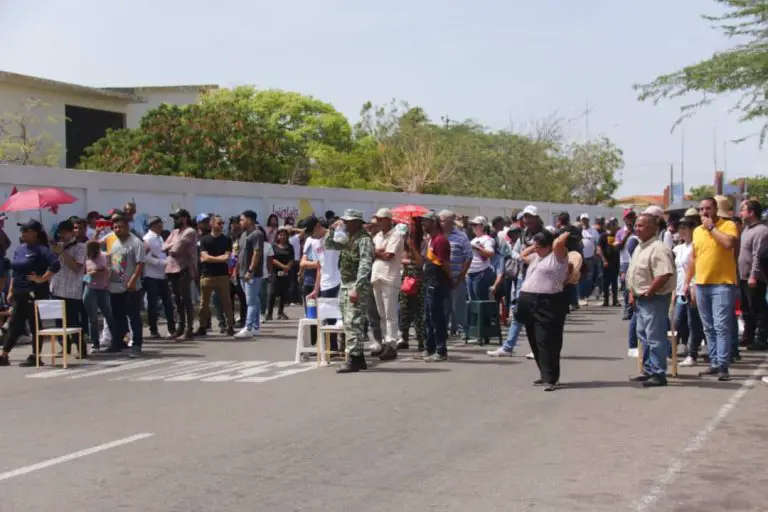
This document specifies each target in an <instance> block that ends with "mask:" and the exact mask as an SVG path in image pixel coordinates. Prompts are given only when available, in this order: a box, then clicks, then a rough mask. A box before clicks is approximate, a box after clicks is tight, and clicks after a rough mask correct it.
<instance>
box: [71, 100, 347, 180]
mask: <svg viewBox="0 0 768 512" xmlns="http://www.w3.org/2000/svg"><path fill="white" fill-rule="evenodd" d="M351 146H352V141H351V127H350V125H349V122H348V121H347V119H346V118H345V117H344V115H342V114H341V113H339V112H337V111H336V110H335V109H334V108H333V107H332V106H331V105H330V104H328V103H324V102H322V101H319V100H317V99H314V98H312V97H309V96H304V95H301V94H298V93H294V92H285V91H278V90H257V89H254V88H252V87H238V88H236V89H232V90H228V89H219V90H215V91H210V92H208V93H206V94H204V95H203V96H202V97H201V98H200V101H199V102H198V103H196V104H192V105H184V106H177V105H168V104H164V105H161V106H159V107H157V108H155V109H153V110H151V111H149V112H148V113H147V114H146V115H145V116H144V117H143V118H142V120H141V126H140V127H139V128H138V129H136V130H120V131H116V132H111V133H109V134H107V136H106V137H105V138H104V139H102V140H100V141H97V142H96V143H95V144H94V145H92V146H91V147H90V148H88V149H87V150H86V155H85V157H84V158H83V159H81V162H80V165H79V167H80V168H85V169H98V170H106V171H113V172H135V173H138V174H166V175H174V176H188V177H194V178H214V179H229V180H239V181H258V182H265V183H289V184H297V185H305V184H307V183H308V181H309V174H310V163H311V162H312V161H313V159H314V158H315V154H317V155H322V154H324V153H328V152H332V151H342V152H344V151H348V150H349V149H350V148H351Z"/></svg>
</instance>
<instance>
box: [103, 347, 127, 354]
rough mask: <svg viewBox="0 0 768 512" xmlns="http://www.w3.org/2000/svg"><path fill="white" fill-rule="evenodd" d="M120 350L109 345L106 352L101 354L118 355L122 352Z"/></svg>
mask: <svg viewBox="0 0 768 512" xmlns="http://www.w3.org/2000/svg"><path fill="white" fill-rule="evenodd" d="M122 350H123V349H122V348H121V347H120V346H118V345H110V346H108V347H107V348H106V350H102V353H105V354H119V353H120V352H122Z"/></svg>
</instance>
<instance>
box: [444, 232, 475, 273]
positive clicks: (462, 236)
mask: <svg viewBox="0 0 768 512" xmlns="http://www.w3.org/2000/svg"><path fill="white" fill-rule="evenodd" d="M448 243H449V244H450V245H451V277H453V279H456V278H457V277H459V274H461V269H462V267H463V266H464V264H465V263H466V262H468V261H472V246H471V245H470V244H469V237H468V236H467V234H466V233H465V232H463V231H461V230H459V229H458V228H456V227H454V228H453V231H451V233H450V234H449V235H448Z"/></svg>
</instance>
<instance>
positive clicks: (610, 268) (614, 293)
mask: <svg viewBox="0 0 768 512" xmlns="http://www.w3.org/2000/svg"><path fill="white" fill-rule="evenodd" d="M618 228H619V226H618V223H615V222H610V223H608V225H607V226H606V228H605V232H603V233H601V234H600V239H599V241H598V243H597V254H598V256H600V259H601V261H602V262H603V306H604V307H606V306H608V291H609V290H610V291H611V297H612V298H613V305H614V306H616V307H618V306H620V305H621V304H619V268H620V266H621V253H620V251H619V249H618V247H616V245H615V243H616V232H617V231H618Z"/></svg>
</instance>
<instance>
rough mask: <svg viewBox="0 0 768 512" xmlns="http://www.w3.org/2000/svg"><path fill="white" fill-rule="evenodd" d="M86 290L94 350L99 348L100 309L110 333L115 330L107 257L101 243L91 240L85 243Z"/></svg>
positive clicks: (89, 332)
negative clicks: (110, 300) (102, 250)
mask: <svg viewBox="0 0 768 512" xmlns="http://www.w3.org/2000/svg"><path fill="white" fill-rule="evenodd" d="M85 255H86V260H85V276H83V281H85V290H84V291H83V305H84V306H85V311H86V313H87V314H88V323H87V324H86V327H88V329H87V332H88V336H89V337H90V338H91V344H92V346H93V350H94V351H96V350H98V349H99V311H101V314H102V315H103V316H104V322H105V324H106V326H107V328H108V329H109V330H110V333H112V331H113V327H114V322H113V321H112V307H111V306H110V303H109V291H108V289H109V269H108V266H107V257H106V256H105V255H104V253H103V252H101V245H100V244H99V242H98V241H96V240H91V241H90V242H88V243H87V244H86V245H85Z"/></svg>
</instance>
